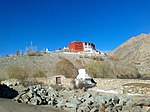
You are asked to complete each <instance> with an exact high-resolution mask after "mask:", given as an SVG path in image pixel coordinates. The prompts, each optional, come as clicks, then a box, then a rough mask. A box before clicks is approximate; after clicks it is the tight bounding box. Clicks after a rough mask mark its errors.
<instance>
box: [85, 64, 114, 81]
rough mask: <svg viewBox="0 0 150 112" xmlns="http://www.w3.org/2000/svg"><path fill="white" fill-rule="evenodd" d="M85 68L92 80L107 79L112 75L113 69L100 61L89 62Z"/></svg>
mask: <svg viewBox="0 0 150 112" xmlns="http://www.w3.org/2000/svg"><path fill="white" fill-rule="evenodd" d="M85 68H86V70H87V73H88V74H89V75H91V76H92V77H94V78H107V77H110V76H111V75H112V74H113V69H112V68H110V66H109V65H108V64H107V63H105V62H101V61H94V62H89V63H88V64H86V66H85Z"/></svg>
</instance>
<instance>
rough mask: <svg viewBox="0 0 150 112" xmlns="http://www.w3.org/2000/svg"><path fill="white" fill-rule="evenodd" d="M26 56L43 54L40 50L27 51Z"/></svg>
mask: <svg viewBox="0 0 150 112" xmlns="http://www.w3.org/2000/svg"><path fill="white" fill-rule="evenodd" d="M27 55H28V56H43V53H42V52H38V51H36V52H28V53H27Z"/></svg>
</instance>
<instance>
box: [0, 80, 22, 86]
mask: <svg viewBox="0 0 150 112" xmlns="http://www.w3.org/2000/svg"><path fill="white" fill-rule="evenodd" d="M1 84H4V85H7V86H17V85H19V84H20V81H19V80H18V79H8V80H4V81H1Z"/></svg>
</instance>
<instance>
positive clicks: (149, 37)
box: [111, 34, 150, 71]
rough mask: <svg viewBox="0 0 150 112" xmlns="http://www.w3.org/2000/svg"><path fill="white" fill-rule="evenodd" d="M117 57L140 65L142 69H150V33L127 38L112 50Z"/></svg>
mask: <svg viewBox="0 0 150 112" xmlns="http://www.w3.org/2000/svg"><path fill="white" fill-rule="evenodd" d="M111 56H113V57H114V58H115V59H119V60H123V61H126V62H128V63H132V64H136V65H138V66H140V68H141V70H143V71H147V70H149V67H148V66H149V62H150V34H141V35H138V36H136V37H132V38H131V39H129V40H127V41H126V42H125V43H123V44H122V45H121V46H119V47H118V48H117V49H115V50H114V51H112V52H111Z"/></svg>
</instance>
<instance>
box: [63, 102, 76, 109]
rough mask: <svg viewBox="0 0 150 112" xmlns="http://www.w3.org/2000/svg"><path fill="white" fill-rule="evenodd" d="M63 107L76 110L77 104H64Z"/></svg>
mask: <svg viewBox="0 0 150 112" xmlns="http://www.w3.org/2000/svg"><path fill="white" fill-rule="evenodd" d="M65 107H67V108H74V109H75V108H77V104H73V103H65Z"/></svg>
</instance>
